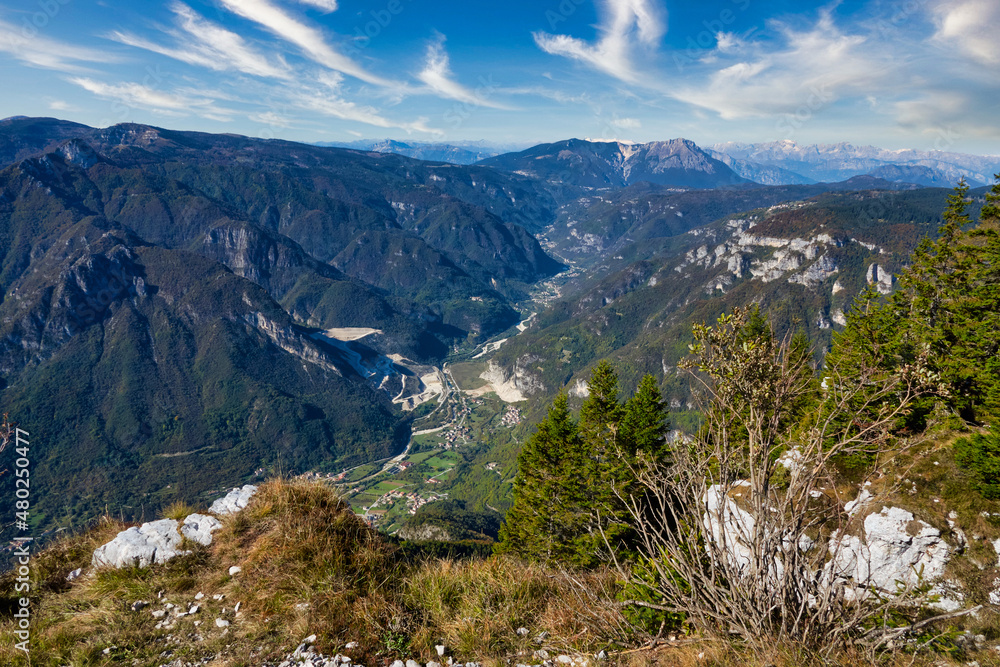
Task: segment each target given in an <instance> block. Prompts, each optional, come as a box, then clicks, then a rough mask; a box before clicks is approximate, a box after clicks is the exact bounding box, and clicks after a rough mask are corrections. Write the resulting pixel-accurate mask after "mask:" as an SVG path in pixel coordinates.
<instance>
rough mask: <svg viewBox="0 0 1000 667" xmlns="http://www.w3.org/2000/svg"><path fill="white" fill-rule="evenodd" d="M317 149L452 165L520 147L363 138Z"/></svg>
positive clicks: (474, 161) (332, 142)
mask: <svg viewBox="0 0 1000 667" xmlns="http://www.w3.org/2000/svg"><path fill="white" fill-rule="evenodd" d="M316 145H317V146H329V147H335V148H353V149H355V150H360V151H370V152H372V153H395V154H396V155H405V156H406V157H412V158H415V159H417V160H429V161H431V162H450V163H451V164H475V163H476V162H479V161H480V160H485V159H486V158H490V157H493V156H495V155H500V154H502V153H507V152H510V151H512V150H518V149H520V148H521V147H520V146H512V145H509V144H489V143H486V142H484V141H469V142H464V143H455V144H444V143H427V142H406V143H404V142H402V141H394V140H392V139H382V140H370V139H360V140H358V141H350V142H335V141H320V142H316Z"/></svg>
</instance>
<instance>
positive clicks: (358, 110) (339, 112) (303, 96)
mask: <svg viewBox="0 0 1000 667" xmlns="http://www.w3.org/2000/svg"><path fill="white" fill-rule="evenodd" d="M287 101H288V103H289V104H291V105H293V106H295V107H298V108H300V109H303V110H306V111H312V112H315V113H318V114H321V115H323V116H328V117H332V118H339V119H341V120H347V121H353V122H356V123H364V124H365V125H371V126H373V127H381V128H386V129H392V128H398V129H401V130H405V131H406V132H407V133H412V132H420V133H423V134H433V135H442V134H443V132H442V131H441V130H438V129H435V128H433V127H430V126H429V125H428V124H427V123H428V120H427V119H426V118H418V119H417V120H415V121H409V122H407V121H395V120H391V119H388V118H385V117H384V116H383V115H382V114H381V112H380V111H379V110H378V109H375V108H373V107H370V106H366V105H359V104H356V103H354V102H350V101H348V100H345V99H343V98H341V97H338V96H336V95H333V94H331V93H329V92H328V91H327V90H313V91H310V90H306V89H303V90H299V91H295V92H294V93H293V96H291V97H289V98H287Z"/></svg>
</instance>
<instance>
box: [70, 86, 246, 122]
mask: <svg viewBox="0 0 1000 667" xmlns="http://www.w3.org/2000/svg"><path fill="white" fill-rule="evenodd" d="M69 81H70V82H71V83H74V84H76V85H78V86H80V87H81V88H83V89H84V90H86V91H87V92H89V93H92V94H93V95H96V96H97V97H101V98H104V99H110V100H115V101H117V102H119V103H121V104H125V105H127V106H130V107H138V108H142V109H147V110H149V111H154V112H156V113H161V114H164V115H168V116H187V115H189V114H191V113H195V114H197V115H199V116H201V117H203V118H209V119H211V120H217V121H229V120H231V119H232V116H233V115H234V114H235V113H236V112H235V111H233V110H232V109H226V108H223V107H219V106H217V105H216V103H215V100H214V99H212V98H210V97H200V96H193V95H189V94H182V93H178V92H168V91H164V90H157V89H154V88H151V87H150V86H145V85H142V84H138V83H104V82H102V81H96V80H94V79H90V78H87V77H72V78H70V79H69Z"/></svg>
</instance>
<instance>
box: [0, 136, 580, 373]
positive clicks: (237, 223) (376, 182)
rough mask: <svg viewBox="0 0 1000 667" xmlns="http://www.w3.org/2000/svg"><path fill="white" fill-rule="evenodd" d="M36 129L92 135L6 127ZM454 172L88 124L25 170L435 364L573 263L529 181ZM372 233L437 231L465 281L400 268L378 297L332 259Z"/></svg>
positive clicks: (149, 234) (70, 198) (300, 305)
mask: <svg viewBox="0 0 1000 667" xmlns="http://www.w3.org/2000/svg"><path fill="white" fill-rule="evenodd" d="M39 125H41V126H43V127H49V126H51V125H55V126H56V129H58V130H59V132H56V130H54V129H50V132H51V133H54V134H58V135H59V136H62V135H63V134H65V133H66V132H69V131H70V130H72V132H76V133H80V132H83V130H81V127H82V126H76V125H72V126H71V127H70V128H69V129H66V128H64V127H63V126H62V125H60V124H59V123H57V122H52V123H42V122H41V121H40V120H38V119H23V120H15V121H5V122H4V123H3V124H2V125H0V136H2V135H7V136H8V137H18V136H20V132H19V131H27V130H28V129H30V130H32V131H33V132H34V131H36V130H37V126H39ZM22 126H24V127H22ZM26 128H27V129H26ZM35 143H36V144H37V143H42V142H40V141H36V142H35ZM452 167H453V166H452V165H438V164H432V163H421V162H418V161H415V160H410V159H407V158H403V157H400V156H394V155H382V154H363V153H358V152H356V151H348V150H341V149H329V148H319V147H314V146H306V145H301V144H292V143H288V142H265V141H257V140H252V139H247V138H244V137H234V136H228V135H206V134H199V133H184V132H171V131H168V130H161V129H158V128H151V127H148V126H139V125H120V126H114V127H111V128H107V129H104V130H93V129H89V131H88V132H86V133H84V134H83V136H79V137H77V138H75V139H71V140H69V141H68V142H64V143H63V144H61V145H59V146H58V147H57V148H56V149H54V151H53V152H51V153H48V154H45V155H42V156H40V157H34V158H31V159H27V160H22V161H21V162H20V163H19V164H18V165H15V168H18V169H20V171H21V172H24V173H25V174H27V175H28V176H29V177H31V178H34V179H35V180H36V181H37V182H38V183H39V184H40V186H41V187H44V188H45V189H46V190H47V191H50V190H51V191H53V192H54V193H55V196H56V197H57V198H59V199H61V200H62V201H63V204H64V206H74V207H76V208H77V209H78V210H79V212H80V213H81V214H92V215H104V216H106V217H107V218H108V219H110V220H113V221H115V222H118V223H121V224H123V225H125V226H128V227H129V228H131V229H133V230H134V231H135V232H136V233H137V234H138V235H139V236H140V237H142V238H143V239H145V240H147V241H149V242H151V243H155V244H157V245H163V246H166V247H173V248H186V249H190V250H194V251H195V252H199V253H202V254H206V255H208V256H211V257H213V258H215V259H218V260H219V261H222V262H223V263H225V264H226V265H227V266H229V267H230V268H231V269H233V270H234V271H236V272H237V273H239V274H240V275H244V276H246V277H249V278H250V279H252V280H254V281H255V282H257V283H258V284H261V285H262V286H264V287H265V288H267V289H268V291H269V292H270V293H271V294H272V296H273V297H275V298H276V299H278V300H280V301H282V302H283V303H284V304H285V305H286V306H287V307H288V308H289V309H291V310H292V312H293V313H294V315H295V316H296V317H297V318H299V319H300V320H302V321H304V322H307V323H308V324H310V325H312V326H317V327H322V328H331V327H337V326H345V323H349V326H369V327H372V328H375V329H379V330H381V331H384V332H386V335H388V336H390V337H393V340H392V341H391V342H392V343H393V345H394V346H395V347H397V348H399V349H400V350H401V351H402V352H403V353H404V354H408V355H410V356H414V357H416V358H423V359H433V358H440V356H441V355H442V354H443V353H444V350H445V349H447V346H448V345H449V344H450V340H451V339H454V338H456V337H458V338H460V339H461V338H463V337H465V336H469V335H470V334H471V335H472V336H473V337H475V336H478V335H480V334H481V333H484V334H487V335H489V334H491V333H494V332H496V331H499V330H503V329H504V328H506V327H507V326H510V324H511V323H513V322H515V321H516V319H517V314H516V312H515V311H514V310H512V309H511V307H510V303H509V302H510V300H511V299H514V300H520V299H523V298H524V297H525V296H526V295H527V290H528V289H529V288H530V285H531V284H532V283H534V282H535V281H537V280H538V279H540V278H544V277H547V276H550V275H552V274H553V273H555V272H557V271H558V270H560V268H561V266H560V264H559V263H558V262H556V261H555V260H553V259H552V258H551V257H549V256H548V255H546V254H545V252H544V251H543V250H542V249H541V247H540V246H539V245H538V242H537V241H536V240H535V238H534V237H533V236H532V235H531V233H530V232H529V231H527V230H526V229H525V228H524V227H522V226H521V225H520V224H519V222H520V221H527V220H530V221H531V224H532V225H534V226H537V225H539V224H542V223H544V222H545V221H547V220H548V219H549V217H550V214H549V213H548V209H547V208H545V202H546V201H547V198H546V196H545V194H544V192H540V191H538V189H537V188H535V187H534V186H533V185H532V184H531V183H530V182H527V181H525V179H519V178H518V177H508V176H504V175H502V174H498V173H496V172H494V171H492V170H488V169H483V168H479V167H460V168H455V169H457V170H458V171H456V170H455V169H453V168H452ZM517 202H520V203H517ZM539 207H541V208H539ZM370 232H379V233H380V234H382V235H383V236H386V237H393V239H392V240H391V241H390V242H389V245H391V246H399V245H401V244H409V243H413V242H415V240H421V241H423V242H425V243H426V244H427V246H428V250H430V251H433V252H436V253H438V254H440V255H441V256H442V259H443V260H445V261H446V262H448V263H450V264H452V265H454V266H455V267H458V269H459V271H460V272H461V273H462V274H464V275H463V276H462V280H460V281H458V283H457V284H456V285H455V286H453V287H452V289H450V290H446V291H444V293H441V294H440V296H441V298H438V296H439V291H438V290H427V291H425V292H424V295H423V296H424V297H426V298H425V299H422V300H418V301H416V302H414V301H412V300H411V299H410V297H412V296H413V294H412V291H411V290H410V289H409V288H408V287H406V285H407V284H410V285H412V284H413V283H415V282H417V281H419V280H420V279H421V278H422V277H424V269H425V267H424V266H422V265H419V264H416V265H413V266H412V267H411V268H410V269H407V268H406V266H405V265H404V266H397V267H396V269H395V270H394V274H395V276H396V279H395V280H392V281H388V282H387V281H385V280H383V279H379V280H377V281H376V283H377V289H376V290H375V291H374V292H373V291H372V290H368V289H365V288H364V285H363V283H362V282H361V281H357V280H356V281H350V280H345V275H344V274H342V273H340V272H338V271H336V270H335V269H334V268H333V266H332V265H330V262H332V261H333V260H334V258H335V257H337V255H338V254H339V253H341V252H343V251H345V250H346V249H347V248H348V247H349V246H351V244H352V243H354V241H355V240H356V239H359V237H361V236H362V235H364V234H367V233H370ZM303 249H305V250H303ZM344 259H345V261H343V262H342V263H341V266H342V268H343V270H344V273H345V274H346V276H357V277H367V278H369V279H370V278H371V276H373V275H376V274H378V275H381V274H383V273H385V271H384V269H385V262H386V261H392V260H390V259H389V258H387V257H383V256H376V255H373V254H371V253H353V254H351V253H348V255H347V256H345V258H344ZM348 259H349V260H350V261H346V260H348ZM362 280H364V278H362ZM348 284H353V287H352V288H350V289H348V288H347V285H348ZM328 290H329V291H331V294H326V292H327V291H328ZM456 290H458V293H457V294H456ZM457 297H461V299H457ZM483 303H488V304H489V306H487V307H484V306H482V305H481V304H483ZM345 309H347V312H345ZM359 313H363V314H366V317H365V318H363V319H361V320H359V319H358V318H357V315H358V314H359ZM414 323H416V324H414ZM428 330H429V331H430V332H431V333H430V334H429V335H424V334H423V333H421V331H428ZM407 338H410V339H411V340H406V339H407Z"/></svg>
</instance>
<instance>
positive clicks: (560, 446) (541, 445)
mask: <svg viewBox="0 0 1000 667" xmlns="http://www.w3.org/2000/svg"><path fill="white" fill-rule="evenodd" d="M517 464H518V473H517V478H516V479H515V482H514V504H513V505H512V507H511V509H510V511H509V512H508V513H507V517H506V521H505V523H504V525H503V527H502V528H501V530H500V541H499V543H498V545H497V551H498V552H501V553H516V554H519V555H521V556H524V557H526V558H529V559H531V560H538V561H542V562H550V561H553V560H555V561H562V562H569V563H576V562H577V560H578V559H577V556H576V553H575V546H574V543H575V542H576V540H577V538H578V536H579V534H580V533H581V532H582V530H583V523H584V521H585V518H586V517H584V516H582V515H581V513H580V512H579V504H580V502H581V500H582V498H583V497H584V496H585V485H584V478H583V476H582V475H581V474H580V471H579V468H580V467H581V466H582V465H583V447H582V442H581V440H580V436H579V433H578V431H577V424H576V422H575V421H574V420H573V418H572V415H570V412H569V405H568V401H567V398H566V395H565V394H559V395H558V396H557V397H556V398H555V400H554V401H553V403H552V407H551V408H550V409H549V412H548V415H547V416H546V417H545V419H544V420H542V422H541V423H539V424H538V429H537V431H536V432H535V433H534V434H533V435H532V436H531V437H530V438H529V439H528V441H527V442H526V443H525V444H524V447H523V448H522V449H521V453H520V454H519V455H518V457H517Z"/></svg>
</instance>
